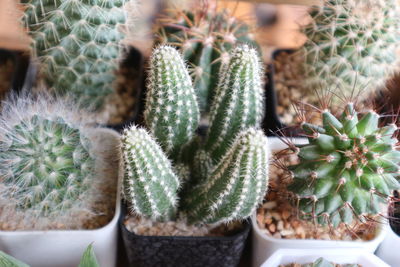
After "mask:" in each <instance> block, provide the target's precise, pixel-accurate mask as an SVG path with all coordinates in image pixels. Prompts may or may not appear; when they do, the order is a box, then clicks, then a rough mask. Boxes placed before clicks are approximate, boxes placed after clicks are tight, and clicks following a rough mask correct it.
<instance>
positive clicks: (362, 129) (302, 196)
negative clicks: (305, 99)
mask: <svg viewBox="0 0 400 267" xmlns="http://www.w3.org/2000/svg"><path fill="white" fill-rule="evenodd" d="M321 115H322V120H323V124H322V126H316V125H312V124H309V123H306V122H303V124H302V128H303V130H304V131H305V132H306V133H307V135H308V136H309V138H308V139H309V144H308V145H299V146H297V148H296V149H297V151H296V152H297V153H298V157H299V160H300V162H299V163H298V164H297V165H294V166H291V167H290V172H291V175H292V177H293V182H292V183H291V184H290V186H289V190H290V191H291V192H292V193H293V194H294V196H295V198H296V200H298V201H297V203H298V205H299V208H300V210H301V211H302V214H303V215H305V217H308V218H314V219H318V222H320V223H322V224H326V223H328V224H332V225H334V226H337V225H339V223H341V222H344V223H350V222H352V221H353V220H354V219H360V220H363V219H365V218H366V217H365V216H366V215H377V214H379V213H380V207H379V205H380V203H385V202H386V201H387V200H388V199H389V196H390V195H391V193H392V190H394V189H399V188H400V184H399V182H398V179H399V170H400V168H399V163H400V151H398V150H397V145H398V140H397V139H396V138H395V137H393V134H394V132H395V131H396V130H397V126H396V125H394V124H391V125H388V126H384V127H379V126H378V120H379V117H380V116H379V115H378V114H377V113H376V112H374V111H372V110H371V111H368V112H367V113H365V114H363V115H362V116H361V115H360V114H359V113H358V112H357V111H356V109H355V108H354V105H353V104H352V103H349V104H347V105H346V107H345V109H344V112H343V114H342V115H341V116H340V117H339V118H337V117H335V116H334V115H332V114H331V113H330V112H329V111H328V110H323V111H321Z"/></svg>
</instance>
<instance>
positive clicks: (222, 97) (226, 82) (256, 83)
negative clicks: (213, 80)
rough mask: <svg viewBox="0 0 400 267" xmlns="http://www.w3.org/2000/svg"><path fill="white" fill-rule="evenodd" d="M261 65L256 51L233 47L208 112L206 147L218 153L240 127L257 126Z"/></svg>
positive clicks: (217, 155)
mask: <svg viewBox="0 0 400 267" xmlns="http://www.w3.org/2000/svg"><path fill="white" fill-rule="evenodd" d="M261 77H262V68H261V64H260V62H259V59H258V55H257V51H256V50H254V49H252V48H249V47H248V46H246V45H245V46H241V47H237V48H235V49H234V50H233V51H232V53H231V59H230V61H229V64H228V67H227V69H226V72H225V74H223V75H221V82H220V83H219V87H218V89H217V93H216V95H215V99H214V102H213V105H212V106H211V112H210V127H209V130H208V133H207V140H206V145H205V147H206V150H207V151H208V152H209V153H210V154H211V156H212V158H213V159H219V158H220V157H222V156H223V155H224V154H225V153H226V151H227V150H228V148H229V145H230V144H231V143H232V142H233V140H234V139H235V137H236V136H237V134H238V133H239V132H241V131H242V130H244V129H246V128H249V127H259V126H260V123H261V120H262V118H263V114H264V107H263V103H264V102H263V93H264V92H263V91H264V90H263V88H262V82H261Z"/></svg>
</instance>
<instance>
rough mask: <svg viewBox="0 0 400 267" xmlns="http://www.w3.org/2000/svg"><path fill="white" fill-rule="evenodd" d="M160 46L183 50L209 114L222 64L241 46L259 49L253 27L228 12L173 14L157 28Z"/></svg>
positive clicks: (202, 11) (198, 9)
mask: <svg viewBox="0 0 400 267" xmlns="http://www.w3.org/2000/svg"><path fill="white" fill-rule="evenodd" d="M157 27H158V28H157V33H158V35H157V37H158V38H157V43H163V44H170V45H173V46H177V47H179V48H180V49H181V51H182V54H183V56H184V58H185V59H186V60H187V61H188V62H189V64H190V67H191V68H192V72H191V73H192V76H193V80H194V88H195V91H196V94H197V97H198V101H199V107H200V110H201V111H202V112H208V111H209V108H210V104H211V102H212V99H213V97H214V94H215V89H216V88H217V84H218V80H219V77H218V74H219V73H220V68H221V64H226V63H227V62H228V61H229V52H230V51H231V49H233V48H234V47H236V46H237V45H239V44H250V45H252V46H254V47H257V44H256V42H254V40H253V39H252V36H251V34H250V33H249V32H250V28H249V26H248V25H246V24H245V23H243V22H241V21H239V20H237V19H235V18H234V17H232V16H230V14H229V13H228V12H227V11H226V10H224V11H221V12H215V11H211V10H207V11H205V10H204V9H202V8H197V9H195V10H194V11H182V10H177V11H172V12H170V13H168V14H167V16H166V18H163V19H162V20H160V23H159V25H157Z"/></svg>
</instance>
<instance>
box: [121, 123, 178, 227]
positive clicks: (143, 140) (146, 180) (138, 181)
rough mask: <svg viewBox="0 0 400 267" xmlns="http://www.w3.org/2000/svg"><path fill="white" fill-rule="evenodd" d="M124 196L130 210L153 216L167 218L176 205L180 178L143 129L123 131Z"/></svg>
mask: <svg viewBox="0 0 400 267" xmlns="http://www.w3.org/2000/svg"><path fill="white" fill-rule="evenodd" d="M123 154H124V162H125V180H124V181H125V182H124V194H125V198H126V199H127V200H128V201H129V202H130V203H132V204H133V207H134V212H135V213H137V214H139V215H142V216H147V217H151V218H153V219H162V220H164V219H169V218H170V217H171V216H172V215H173V214H174V212H175V208H176V206H177V190H178V189H179V184H180V181H179V179H178V177H177V176H176V175H175V174H174V172H173V170H172V166H171V163H170V162H169V161H168V159H167V157H166V156H165V155H164V153H163V151H162V149H161V147H160V146H159V145H158V144H157V143H156V142H155V141H154V140H153V139H152V138H151V136H150V135H149V134H148V133H147V132H146V130H144V129H140V128H136V126H134V125H133V126H132V127H131V128H130V129H128V130H125V131H124V136H123Z"/></svg>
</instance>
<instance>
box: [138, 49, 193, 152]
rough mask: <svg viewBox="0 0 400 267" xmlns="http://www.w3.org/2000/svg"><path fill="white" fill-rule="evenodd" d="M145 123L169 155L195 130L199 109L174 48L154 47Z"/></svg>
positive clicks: (178, 55) (177, 150) (186, 72)
mask: <svg viewBox="0 0 400 267" xmlns="http://www.w3.org/2000/svg"><path fill="white" fill-rule="evenodd" d="M150 66H151V67H150V74H149V81H148V92H147V96H146V110H145V112H144V117H145V122H146V125H147V126H148V128H149V130H150V132H151V133H152V134H153V135H154V136H155V137H156V138H157V141H158V142H160V143H161V145H162V147H163V149H164V150H165V151H166V152H167V153H168V154H169V155H171V156H172V157H177V156H178V155H179V152H180V149H181V147H182V146H183V145H185V144H186V143H187V142H188V141H189V140H190V139H191V138H192V137H193V134H194V132H195V131H196V129H197V127H198V124H199V120H200V114H199V108H198V104H197V100H196V95H195V93H194V90H193V86H192V81H191V79H190V76H189V73H188V71H187V68H186V66H185V64H184V62H183V60H182V58H181V55H180V54H179V53H178V51H176V49H174V48H172V47H169V46H161V47H159V48H158V49H155V50H154V52H153V55H152V57H151V62H150Z"/></svg>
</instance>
